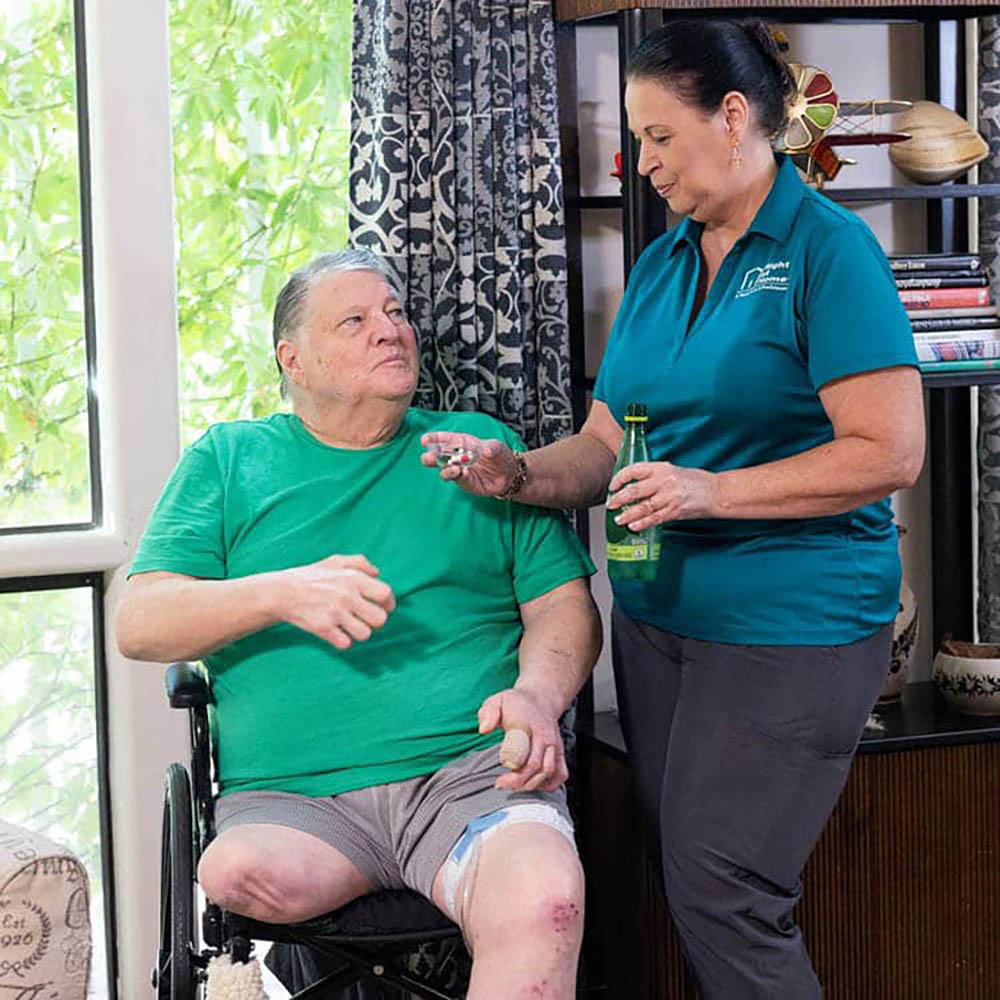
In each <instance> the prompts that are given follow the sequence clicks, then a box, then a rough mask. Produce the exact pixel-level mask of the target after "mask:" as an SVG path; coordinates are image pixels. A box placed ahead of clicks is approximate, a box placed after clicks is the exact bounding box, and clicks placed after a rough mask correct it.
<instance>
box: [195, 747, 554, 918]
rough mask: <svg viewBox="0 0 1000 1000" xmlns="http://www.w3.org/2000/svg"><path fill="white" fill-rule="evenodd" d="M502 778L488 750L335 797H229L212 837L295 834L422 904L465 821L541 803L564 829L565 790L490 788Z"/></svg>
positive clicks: (285, 794)
mask: <svg viewBox="0 0 1000 1000" xmlns="http://www.w3.org/2000/svg"><path fill="white" fill-rule="evenodd" d="M505 773H506V769H505V768H504V767H503V765H501V764H500V761H499V756H498V747H495V746H494V747H489V748H488V749H486V750H478V751H476V752H474V753H471V754H468V755H466V756H465V757H459V758H458V760H454V761H452V762H451V763H450V764H447V765H446V766H445V767H442V768H441V769H440V770H438V771H435V772H434V773H432V774H427V775H422V776H421V777H419V778H409V779H407V780H406V781H395V782H392V783H390V784H387V785H374V786H373V787H371V788H359V789H357V790H356V791H353V792H342V793H341V794H340V795H324V796H319V797H313V796H308V795H296V794H293V793H290V792H270V791H249V792H233V793H231V794H230V795H224V796H222V797H221V798H220V799H219V801H218V803H217V804H216V807H215V825H216V831H217V832H218V833H220V834H221V833H225V832H226V830H231V829H232V828H233V827H236V826H242V825H244V824H248V823H271V824H275V825H277V826H287V827H291V828H292V829H293V830H301V831H302V832H303V833H309V834H312V835H313V836H314V837H318V838H319V839H320V840H322V841H323V842H324V843H327V844H329V845H330V846H331V847H333V848H334V849H336V850H338V851H340V853H341V854H343V855H344V856H345V857H346V858H348V859H349V860H350V861H351V862H352V863H353V864H354V865H355V867H356V868H357V869H358V871H360V872H361V874H362V875H364V876H365V877H366V878H367V879H368V880H369V881H370V882H371V883H372V885H373V886H374V887H375V888H377V889H401V888H404V887H407V888H410V889H416V890H417V892H420V893H422V894H423V895H424V896H426V897H427V898H428V899H429V898H430V896H431V887H432V886H433V884H434V877H435V876H436V875H437V873H438V870H439V869H440V868H441V866H442V864H444V862H445V859H446V858H447V857H448V855H449V853H450V852H451V849H452V848H453V847H454V846H455V844H456V842H457V841H458V839H459V837H461V836H462V833H463V832H464V831H465V828H466V826H467V825H468V823H470V822H471V821H472V820H474V819H478V818H479V817H480V816H488V815H489V814H490V813H494V812H496V811H497V810H499V809H503V808H505V807H507V806H512V805H518V804H521V803H543V804H546V805H551V806H553V807H554V808H555V809H556V811H557V812H558V813H559V814H560V815H561V816H563V817H564V818H565V819H566V820H567V822H571V820H570V816H569V810H568V809H567V807H566V791H565V789H563V788H560V789H558V790H557V791H555V792H511V791H507V790H506V789H503V790H499V789H496V788H494V787H493V784H494V782H495V781H496V780H497V778H498V777H500V775H501V774H505Z"/></svg>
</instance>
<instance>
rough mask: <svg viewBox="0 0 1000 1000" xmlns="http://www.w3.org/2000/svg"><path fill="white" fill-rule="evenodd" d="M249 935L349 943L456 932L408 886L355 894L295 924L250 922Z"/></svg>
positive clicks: (452, 926) (298, 940) (433, 907)
mask: <svg viewBox="0 0 1000 1000" xmlns="http://www.w3.org/2000/svg"><path fill="white" fill-rule="evenodd" d="M250 930H251V936H252V937H254V938H258V939H260V940H267V941H295V942H303V943H307V942H308V941H309V940H317V941H330V942H334V941H338V940H347V939H350V941H351V942H352V943H355V944H357V943H360V942H362V941H364V940H365V939H371V940H379V939H382V940H385V939H395V940H407V939H413V940H424V939H427V938H428V937H435V936H437V935H439V934H440V935H445V934H448V933H455V934H457V933H458V928H457V927H456V926H455V924H454V923H452V921H451V920H449V919H448V918H447V917H446V916H445V915H444V914H443V913H442V912H441V911H440V910H439V909H438V908H437V907H436V906H435V905H434V904H433V903H432V902H431V901H430V900H429V899H426V898H425V897H424V896H421V895H420V894H419V893H417V892H413V891H411V890H409V889H380V890H378V891H376V892H371V893H368V894H366V895H364V896H359V897H358V898H357V899H355V900H352V901H351V902H350V903H348V904H347V905H346V906H342V907H341V908H340V909H339V910H334V911H333V912H332V913H328V914H325V915H324V916H322V917H316V918H314V919H313V920H307V921H304V922H303V923H299V924H288V925H286V926H281V925H278V924H257V923H256V922H253V923H251V927H250Z"/></svg>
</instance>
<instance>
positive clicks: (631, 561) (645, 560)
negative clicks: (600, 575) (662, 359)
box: [604, 403, 660, 580]
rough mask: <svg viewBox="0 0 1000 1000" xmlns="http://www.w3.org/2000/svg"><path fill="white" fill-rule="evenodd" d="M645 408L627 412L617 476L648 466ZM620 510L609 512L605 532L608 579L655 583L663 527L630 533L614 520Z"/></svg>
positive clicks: (633, 405)
mask: <svg viewBox="0 0 1000 1000" xmlns="http://www.w3.org/2000/svg"><path fill="white" fill-rule="evenodd" d="M648 419H649V418H648V417H647V416H646V407H645V406H644V405H643V404H642V403H629V404H628V407H627V408H626V410H625V437H624V438H623V439H622V446H621V450H620V451H619V452H618V460H617V461H616V462H615V472H616V473H617V472H618V471H619V470H620V469H624V468H625V466H626V465H633V464H634V463H635V462H648V461H649V449H648V447H647V446H646V421H647V420H648ZM608 496H609V498H610V494H608ZM620 513H621V509H618V510H608V511H606V512H605V516H604V528H605V534H606V536H607V541H608V576H610V577H611V578H612V579H613V580H654V579H655V578H656V568H657V565H658V563H659V561H660V527H659V525H654V526H653V527H651V528H646V529H645V530H643V531H629V529H628V528H626V527H624V526H623V525H620V524H615V518H616V517H617V516H618V515H619V514H620Z"/></svg>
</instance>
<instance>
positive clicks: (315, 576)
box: [273, 556, 396, 649]
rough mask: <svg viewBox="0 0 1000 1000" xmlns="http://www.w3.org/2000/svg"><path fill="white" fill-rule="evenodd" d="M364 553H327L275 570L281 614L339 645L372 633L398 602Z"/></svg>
mask: <svg viewBox="0 0 1000 1000" xmlns="http://www.w3.org/2000/svg"><path fill="white" fill-rule="evenodd" d="M377 576H378V570H377V569H376V568H375V567H374V566H373V565H372V564H371V563H370V562H369V561H368V560H367V559H366V558H365V557H364V556H329V557H328V558H326V559H321V560H320V561H319V562H315V563H310V564H309V565H308V566H295V567H293V568H292V569H286V570H282V571H280V572H278V573H275V574H273V580H274V585H275V587H276V593H277V600H278V601H279V602H280V609H281V610H280V613H279V616H280V618H281V620H282V621H286V622H288V623H289V624H291V625H296V626H298V627H299V628H301V629H304V630H305V631H306V632H312V634H313V635H318V636H319V637H320V638H321V639H325V640H326V641H327V642H329V643H330V644H331V645H333V646H336V647H337V649H347V648H349V647H350V645H351V644H352V643H354V642H364V641H365V640H366V639H369V638H371V634H372V632H373V631H374V630H375V629H378V628H381V627H382V626H383V625H384V624H385V623H386V619H387V618H388V617H389V613H390V612H391V611H392V610H393V608H395V607H396V598H395V597H394V596H393V593H392V590H391V589H390V588H389V586H388V584H385V583H383V582H382V581H381V580H377V579H375V578H376V577H377Z"/></svg>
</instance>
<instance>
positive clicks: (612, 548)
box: [608, 538, 660, 562]
mask: <svg viewBox="0 0 1000 1000" xmlns="http://www.w3.org/2000/svg"><path fill="white" fill-rule="evenodd" d="M608 558H609V559H613V560H614V561H615V562H645V561H646V560H647V559H651V560H652V561H653V562H656V561H657V560H658V559H659V558H660V543H659V542H653V551H652V553H651V552H650V551H649V542H647V541H646V540H645V539H643V538H637V539H636V540H635V541H630V542H608Z"/></svg>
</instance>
